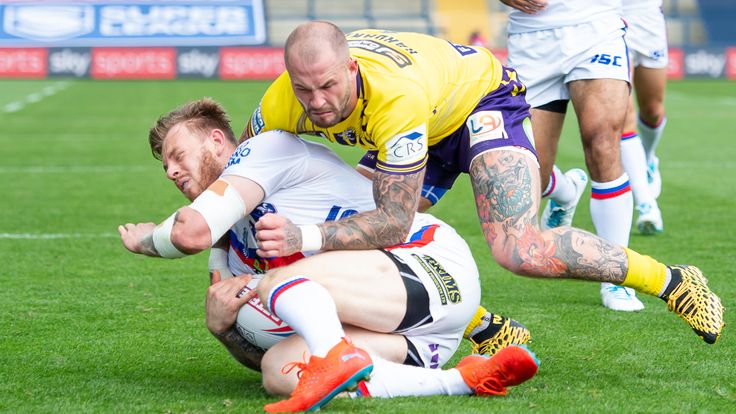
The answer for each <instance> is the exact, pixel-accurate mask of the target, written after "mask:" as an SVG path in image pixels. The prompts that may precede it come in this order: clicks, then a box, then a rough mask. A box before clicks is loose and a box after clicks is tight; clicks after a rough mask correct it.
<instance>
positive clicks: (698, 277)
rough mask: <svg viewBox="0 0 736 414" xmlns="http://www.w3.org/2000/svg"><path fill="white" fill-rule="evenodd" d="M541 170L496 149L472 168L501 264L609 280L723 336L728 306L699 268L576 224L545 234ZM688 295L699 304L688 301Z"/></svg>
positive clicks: (539, 273) (707, 334) (702, 330)
mask: <svg viewBox="0 0 736 414" xmlns="http://www.w3.org/2000/svg"><path fill="white" fill-rule="evenodd" d="M536 172H537V167H536V165H535V162H534V160H533V158H532V157H531V155H527V154H523V153H520V152H516V151H505V150H496V151H489V152H486V153H484V154H482V155H480V156H478V157H476V158H475V159H474V160H473V162H472V163H471V165H470V175H471V182H472V184H473V191H474V194H475V202H476V208H477V210H478V217H479V218H480V224H481V228H482V230H483V234H484V236H485V238H486V242H487V243H488V246H489V247H490V248H491V251H492V254H493V256H494V258H495V259H496V261H497V262H498V263H499V264H500V265H501V266H503V267H504V268H506V269H509V270H510V271H512V272H514V273H516V274H519V275H525V276H533V277H546V278H572V279H581V280H592V281H599V282H609V283H613V284H617V285H620V284H622V285H625V286H628V287H631V288H634V289H636V290H637V291H639V292H642V293H646V294H649V295H652V296H658V297H660V298H662V299H663V300H665V301H667V305H668V308H669V309H670V310H673V311H674V312H675V313H677V314H678V315H679V316H680V317H682V318H683V319H684V320H685V321H686V322H688V324H689V325H690V327H691V328H692V329H693V330H694V331H695V333H696V334H697V335H698V336H700V337H701V338H703V340H705V341H706V342H708V343H714V342H715V341H716V340H717V339H718V337H719V335H720V332H721V329H722V328H723V307H722V306H721V303H720V299H719V298H718V297H717V296H716V295H715V294H713V293H712V292H711V291H710V290H709V289H708V287H707V280H705V278H704V277H703V276H702V273H700V271H699V270H698V269H697V268H695V267H693V266H669V267H666V266H665V265H663V264H661V263H659V262H657V261H656V260H654V259H652V258H651V257H648V256H642V255H640V254H638V253H636V252H634V251H632V250H629V249H625V248H623V247H621V246H619V245H616V244H614V243H611V242H609V241H607V240H604V239H602V238H600V237H598V236H595V235H593V234H591V233H588V232H586V231H583V230H579V229H576V228H573V227H559V228H555V229H551V230H547V231H544V232H541V231H540V230H539V226H538V224H537V210H538V208H539V196H537V194H539V191H538V190H539V176H538V174H536ZM688 300H691V301H692V302H690V303H692V304H695V305H694V306H691V307H689V308H688V307H687V306H684V304H685V303H686V301H688Z"/></svg>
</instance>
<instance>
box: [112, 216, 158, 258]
mask: <svg viewBox="0 0 736 414" xmlns="http://www.w3.org/2000/svg"><path fill="white" fill-rule="evenodd" d="M154 229H156V223H138V224H133V223H126V224H123V225H120V226H118V233H120V240H121V241H122V242H123V246H125V248H126V249H128V250H130V251H131V252H133V253H138V254H148V255H150V253H151V252H150V249H151V248H152V247H151V246H148V245H147V244H146V242H145V240H147V239H150V238H151V235H152V234H153V230H154ZM148 244H150V243H148Z"/></svg>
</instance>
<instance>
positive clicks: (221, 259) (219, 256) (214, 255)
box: [207, 247, 233, 280]
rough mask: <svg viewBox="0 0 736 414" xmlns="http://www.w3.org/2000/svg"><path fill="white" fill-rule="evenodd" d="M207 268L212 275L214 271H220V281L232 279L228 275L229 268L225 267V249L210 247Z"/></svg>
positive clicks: (231, 275) (230, 274)
mask: <svg viewBox="0 0 736 414" xmlns="http://www.w3.org/2000/svg"><path fill="white" fill-rule="evenodd" d="M207 267H208V268H209V270H210V273H212V272H213V271H215V270H219V271H220V280H225V279H229V278H231V277H233V274H232V273H230V268H229V267H228V265H227V249H225V248H222V247H212V249H210V259H209V261H208V262H207Z"/></svg>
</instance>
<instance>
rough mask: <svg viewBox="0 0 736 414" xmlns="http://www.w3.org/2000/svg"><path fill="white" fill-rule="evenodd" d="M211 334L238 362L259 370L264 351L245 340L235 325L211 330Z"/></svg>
mask: <svg viewBox="0 0 736 414" xmlns="http://www.w3.org/2000/svg"><path fill="white" fill-rule="evenodd" d="M212 335H214V337H215V338H217V340H218V341H220V342H221V343H222V344H223V345H224V346H225V348H226V349H227V350H228V352H230V355H232V356H233V358H235V359H236V360H237V361H238V362H240V363H241V364H243V365H244V366H246V367H247V368H250V369H252V370H254V371H258V372H260V371H261V360H262V359H263V354H265V353H266V351H264V350H263V349H261V348H258V347H256V346H255V345H253V344H251V343H250V342H248V341H246V340H245V338H243V337H242V336H241V335H240V333H238V331H237V329H235V326H231V327H230V328H229V329H228V330H226V331H225V332H219V333H214V332H213V333H212Z"/></svg>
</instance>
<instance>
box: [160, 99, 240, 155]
mask: <svg viewBox="0 0 736 414" xmlns="http://www.w3.org/2000/svg"><path fill="white" fill-rule="evenodd" d="M181 123H184V124H185V126H186V127H187V128H188V129H189V131H191V132H202V133H204V134H209V133H210V132H211V131H212V130H213V129H219V130H221V131H222V132H223V133H224V134H225V137H227V139H228V140H229V141H230V142H231V143H232V144H234V145H236V146H237V145H238V141H237V140H236V139H235V134H233V130H232V128H231V127H230V117H229V116H228V115H227V112H225V109H224V108H223V107H222V105H220V104H219V103H217V102H216V101H215V100H214V99H212V98H202V99H200V100H197V101H192V102H188V103H186V104H184V105H182V106H180V107H178V108H176V109H174V110H173V111H171V112H169V113H168V114H166V115H162V116H161V117H160V118H159V119H158V121H156V124H155V125H154V126H153V127H151V129H150V130H149V131H148V143H149V144H150V145H151V153H152V154H153V157H154V158H156V159H158V160H160V159H161V148H162V147H163V145H164V139H165V138H166V135H167V134H168V133H169V131H171V128H173V127H175V126H176V125H179V124H181Z"/></svg>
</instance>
